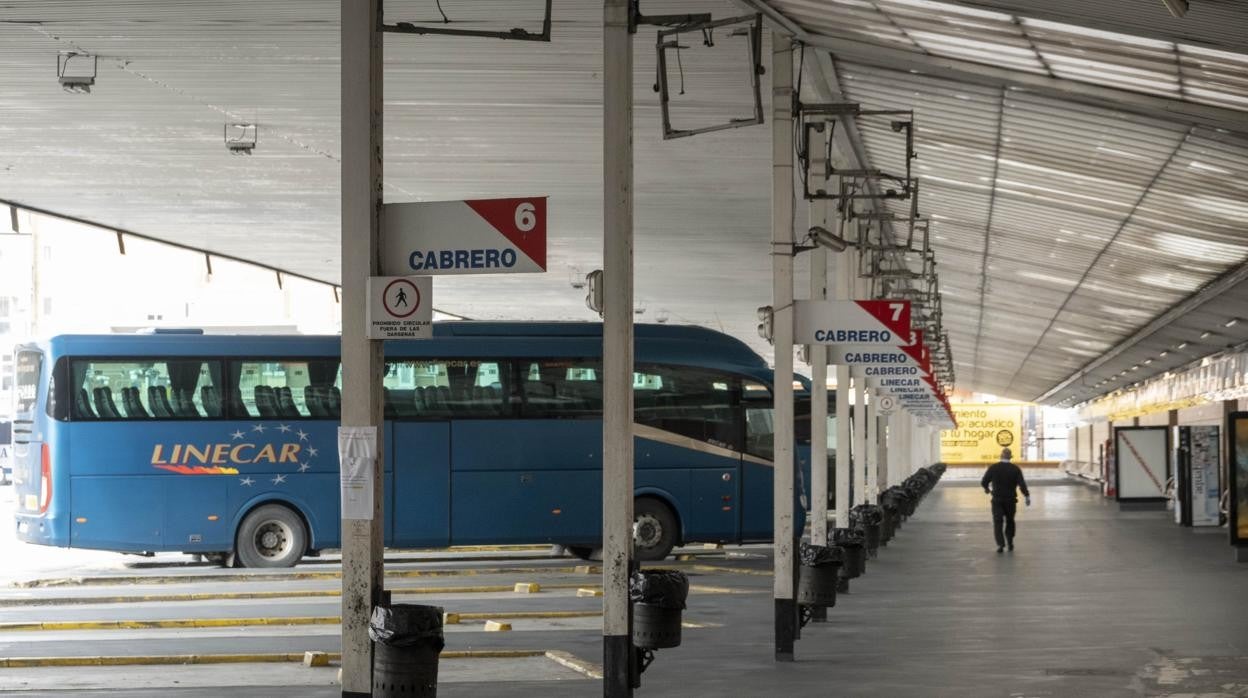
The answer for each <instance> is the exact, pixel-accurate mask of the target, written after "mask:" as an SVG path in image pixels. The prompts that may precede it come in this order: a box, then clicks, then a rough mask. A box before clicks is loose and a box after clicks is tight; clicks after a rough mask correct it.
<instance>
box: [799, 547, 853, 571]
mask: <svg viewBox="0 0 1248 698" xmlns="http://www.w3.org/2000/svg"><path fill="white" fill-rule="evenodd" d="M797 558H798V559H799V560H800V561H801V563H802V564H803V565H806V566H807V567H822V566H824V565H839V564H841V563H842V562H844V560H845V551H843V550H841V549H840V548H839V547H837V546H835V545H814V544H812V543H802V545H801V547H799V548H798V549H797Z"/></svg>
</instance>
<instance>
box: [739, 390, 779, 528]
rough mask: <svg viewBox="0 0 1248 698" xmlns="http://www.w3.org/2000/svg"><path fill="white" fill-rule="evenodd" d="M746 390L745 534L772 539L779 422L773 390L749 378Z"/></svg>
mask: <svg viewBox="0 0 1248 698" xmlns="http://www.w3.org/2000/svg"><path fill="white" fill-rule="evenodd" d="M744 388H745V389H744V391H743V394H742V407H743V408H744V409H743V412H744V419H745V452H744V453H743V454H742V456H741V458H742V463H741V481H742V482H741V489H742V494H741V497H742V501H741V538H742V540H771V537H772V533H771V532H772V528H773V527H774V526H775V521H774V520H773V519H774V512H775V503H774V501H773V500H772V488H773V487H774V485H775V467H774V465H773V461H774V459H775V433H776V432H775V425H774V422H773V419H772V417H773V415H772V412H773V405H772V397H771V390H769V389H768V388H767V387H766V386H764V385H762V384H760V383H753V382H750V381H746V383H745V386H744Z"/></svg>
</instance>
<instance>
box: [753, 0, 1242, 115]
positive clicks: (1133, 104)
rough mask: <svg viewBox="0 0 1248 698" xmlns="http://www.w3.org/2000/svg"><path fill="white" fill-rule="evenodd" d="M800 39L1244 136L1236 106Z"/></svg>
mask: <svg viewBox="0 0 1248 698" xmlns="http://www.w3.org/2000/svg"><path fill="white" fill-rule="evenodd" d="M745 1H747V2H754V1H756V0H745ZM760 4H761V3H760ZM764 14H767V16H772V15H773V14H778V13H776V11H775V10H772V11H771V13H770V14H768V13H764ZM790 23H791V22H790ZM794 26H796V25H794ZM802 40H803V41H805V42H806V43H807V44H809V45H810V46H815V47H818V48H822V49H826V50H828V51H830V52H832V53H833V54H835V55H836V56H837V57H839V58H842V59H845V60H850V61H853V62H856V63H863V64H866V65H871V66H876V67H881V68H890V69H893V70H902V71H907V72H911V71H913V72H916V73H919V74H922V75H927V76H932V77H938V78H945V79H948V80H955V81H958V82H966V83H972V84H977V85H987V86H990V87H1012V88H1019V89H1023V90H1026V91H1028V92H1031V93H1034V94H1039V95H1045V96H1048V97H1054V98H1057V99H1064V100H1069V101H1072V102H1078V103H1081V104H1089V105H1093V106H1097V107H1102V108H1106V109H1114V110H1120V111H1126V112H1131V113H1133V114H1139V115H1142V116H1149V117H1154V118H1159V119H1166V120H1168V121H1176V122H1179V123H1184V124H1190V125H1196V126H1204V127H1208V128H1215V129H1222V130H1225V131H1228V132H1232V133H1238V134H1241V135H1248V112H1243V111H1238V110H1235V109H1226V108H1223V107H1215V106H1210V105H1205V104H1196V103H1193V102H1184V101H1182V100H1177V99H1169V98H1167V97H1159V96H1156V95H1149V94H1144V93H1142V92H1132V91H1129V90H1120V89H1117V88H1113V87H1105V86H1102V85H1092V84H1089V83H1083V82H1078V81H1075V80H1064V79H1061V78H1051V77H1048V76H1045V75H1036V74H1032V73H1024V72H1020V71H1015V70H1010V69H1008V68H998V67H996V66H992V65H985V64H981V63H973V62H971V61H964V60H960V59H956V58H942V57H939V56H930V55H923V54H917V53H914V52H912V51H904V50H900V49H895V48H889V47H887V46H881V45H878V44H871V43H867V42H863V41H854V40H852V39H840V38H834V37H830V36H824V35H818V34H810V33H808V32H805V31H803V32H802Z"/></svg>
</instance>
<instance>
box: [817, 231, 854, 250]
mask: <svg viewBox="0 0 1248 698" xmlns="http://www.w3.org/2000/svg"><path fill="white" fill-rule="evenodd" d="M810 239H811V240H812V241H813V242H814V243H815V244H816V245H818V246H820V247H826V248H827V249H829V250H832V251H833V252H844V251H845V248H847V247H849V243H848V242H846V241H845V238H843V237H841V236H840V235H837V234H836V233H834V232H832V231H830V230H828V229H827V228H824V227H823V226H819V225H816V226H815V227H813V228H811V229H810Z"/></svg>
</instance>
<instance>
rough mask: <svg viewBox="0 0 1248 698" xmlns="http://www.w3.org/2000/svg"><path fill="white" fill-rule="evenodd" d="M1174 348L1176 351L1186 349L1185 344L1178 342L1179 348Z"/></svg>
mask: <svg viewBox="0 0 1248 698" xmlns="http://www.w3.org/2000/svg"><path fill="white" fill-rule="evenodd" d="M1175 348H1176V349H1186V348H1187V342H1180V343H1179V346H1178V347H1175Z"/></svg>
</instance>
